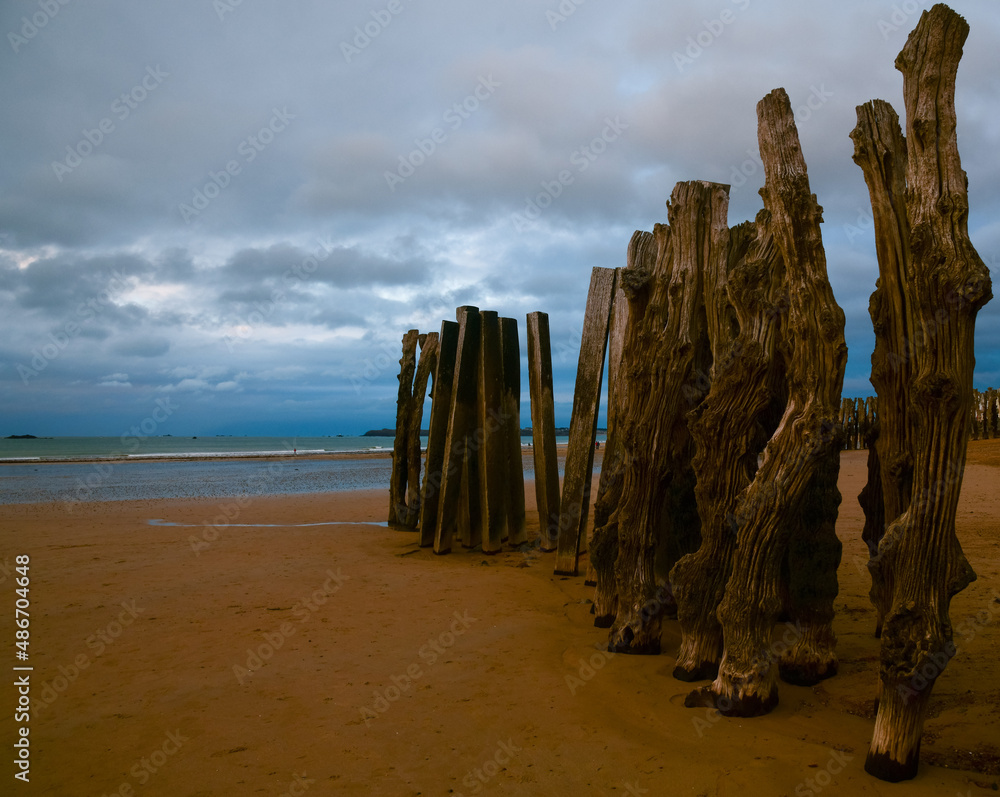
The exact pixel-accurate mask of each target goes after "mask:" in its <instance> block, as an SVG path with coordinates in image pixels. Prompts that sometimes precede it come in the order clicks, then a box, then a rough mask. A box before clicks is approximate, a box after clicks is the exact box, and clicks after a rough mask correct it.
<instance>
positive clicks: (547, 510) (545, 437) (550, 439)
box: [528, 312, 559, 551]
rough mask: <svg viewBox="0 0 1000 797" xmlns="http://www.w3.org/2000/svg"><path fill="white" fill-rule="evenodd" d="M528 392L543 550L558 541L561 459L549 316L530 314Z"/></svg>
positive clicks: (552, 547)
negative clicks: (553, 386) (553, 389)
mask: <svg viewBox="0 0 1000 797" xmlns="http://www.w3.org/2000/svg"><path fill="white" fill-rule="evenodd" d="M528 389H529V391H530V394H531V396H530V397H531V454H532V458H533V461H534V464H535V503H536V505H537V506H538V535H539V540H540V544H541V549H542V550H543V551H554V550H555V549H556V545H557V544H558V542H559V460H558V457H557V455H556V422H555V406H554V401H553V397H552V349H551V346H550V343H549V316H548V314H547V313H540V312H535V313H528Z"/></svg>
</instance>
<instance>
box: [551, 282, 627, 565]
mask: <svg viewBox="0 0 1000 797" xmlns="http://www.w3.org/2000/svg"><path fill="white" fill-rule="evenodd" d="M614 291H615V270H614V269H613V268H595V269H594V270H593V272H592V273H591V277H590V291H589V293H588V295H587V310H586V313H585V314H584V319H583V336H582V338H581V340H580V361H579V364H578V365H577V370H576V387H575V388H574V390H573V414H572V416H571V418H570V423H569V446H568V447H567V450H566V475H565V476H564V477H563V494H562V501H561V503H560V512H559V549H558V552H557V554H556V567H555V572H556V574H557V575H571V576H575V575H576V574H577V561H578V559H579V555H580V542H581V540H582V539H583V532H584V529H585V528H586V526H587V515H588V513H589V511H590V481H591V477H592V476H593V472H594V439H595V437H596V435H597V411H598V409H599V407H600V403H601V384H602V382H603V379H604V356H605V354H606V353H607V349H608V326H609V324H610V322H611V302H612V300H613V299H614Z"/></svg>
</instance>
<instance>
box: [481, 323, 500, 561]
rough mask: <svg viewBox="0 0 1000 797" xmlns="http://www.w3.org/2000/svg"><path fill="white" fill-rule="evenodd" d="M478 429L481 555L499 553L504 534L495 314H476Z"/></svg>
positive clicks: (498, 351) (498, 359)
mask: <svg viewBox="0 0 1000 797" xmlns="http://www.w3.org/2000/svg"><path fill="white" fill-rule="evenodd" d="M479 323H480V326H481V336H482V337H481V345H480V349H479V396H478V399H477V402H476V417H477V419H478V428H477V429H476V432H475V436H474V441H475V443H476V448H477V452H476V453H477V456H478V459H479V489H480V496H479V504H480V510H481V512H482V524H483V538H482V542H483V553H486V554H495V553H500V551H501V550H502V549H503V537H504V533H505V532H506V530H507V502H508V497H509V493H508V489H507V484H506V479H507V439H506V434H505V430H504V428H503V420H502V417H501V403H502V394H503V347H502V343H501V339H500V318H499V316H498V315H497V313H496V311H495V310H482V311H480V313H479Z"/></svg>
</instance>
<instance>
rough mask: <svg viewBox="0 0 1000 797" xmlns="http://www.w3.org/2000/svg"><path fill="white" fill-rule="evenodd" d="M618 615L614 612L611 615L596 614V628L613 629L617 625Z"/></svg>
mask: <svg viewBox="0 0 1000 797" xmlns="http://www.w3.org/2000/svg"><path fill="white" fill-rule="evenodd" d="M616 616H617V615H616V614H615V613H614V612H612V613H611V614H597V613H596V612H595V613H594V628H611V626H613V625H614V624H615V617H616Z"/></svg>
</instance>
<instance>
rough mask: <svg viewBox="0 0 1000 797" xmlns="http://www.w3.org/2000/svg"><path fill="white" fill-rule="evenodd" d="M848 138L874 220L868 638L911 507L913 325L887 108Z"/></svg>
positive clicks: (900, 191) (899, 164) (865, 498)
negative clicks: (885, 547)
mask: <svg viewBox="0 0 1000 797" xmlns="http://www.w3.org/2000/svg"><path fill="white" fill-rule="evenodd" d="M857 113H858V125H857V127H856V128H855V129H854V131H853V132H852V133H851V138H852V139H853V140H854V162H855V163H857V164H858V166H860V167H861V170H862V171H863V172H864V176H865V182H866V183H867V185H868V193H869V196H870V197H871V205H872V215H873V218H874V221H875V251H876V254H877V256H878V264H879V279H878V282H877V283H876V288H875V292H874V293H872V296H871V300H870V301H869V304H868V312H869V314H870V315H871V319H872V325H873V326H874V329H875V350H874V351H873V352H872V375H871V383H872V386H873V387H874V388H875V392H876V393H877V394H878V397H879V406H880V408H881V411H880V413H879V419H878V425H877V427H876V430H875V431H874V433H873V435H872V438H873V440H872V443H871V444H870V445H869V449H868V483H867V484H866V485H865V488H864V490H863V491H862V493H861V495H860V496H859V497H858V500H859V502H860V504H861V507H862V509H863V510H864V513H865V527H864V530H863V531H862V535H861V537H862V539H863V540H864V541H865V543H866V544H867V545H868V553H869V561H868V569H869V571H870V573H871V579H872V586H871V592H870V593H869V595H870V597H871V601H872V605H873V606H874V607H875V635H876V636H881V634H882V624H883V622H884V621H885V615H886V612H888V610H889V602H890V601H891V600H892V591H893V587H892V570H891V568H888V567H886V566H885V565H886V562H885V561H884V560H883V559H882V558H881V557H880V556H879V555H878V550H879V543H880V542H881V540H882V537H883V536H884V534H885V529H886V526H887V525H888V524H890V523H892V521H894V520H895V519H896V518H897V517H899V516H900V515H901V514H902V513H903V511H904V510H905V509H906V507H907V506H908V505H909V503H910V491H911V489H912V480H913V440H912V427H911V426H910V424H909V423H908V422H907V421H908V413H909V409H908V406H907V402H908V398H907V397H908V387H909V384H910V382H911V380H912V378H913V365H914V361H913V356H914V354H915V353H916V341H917V336H918V335H919V329H920V326H919V323H918V320H917V318H916V315H915V308H914V307H913V304H912V302H911V301H910V297H908V296H907V293H906V291H905V290H904V286H905V283H906V279H907V275H906V270H907V261H908V260H909V248H910V225H909V221H908V220H907V216H906V139H905V138H904V137H903V132H902V130H900V127H899V117H898V116H897V115H896V112H895V111H894V110H893V108H892V106H891V105H889V103H887V102H884V101H883V100H873V101H872V102H870V103H867V104H866V105H861V106H859V107H858V109H857Z"/></svg>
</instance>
